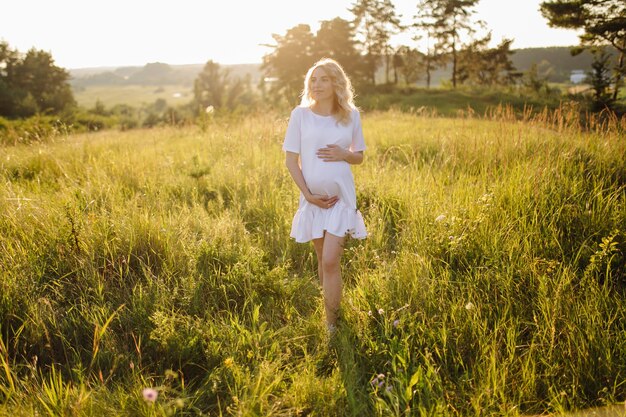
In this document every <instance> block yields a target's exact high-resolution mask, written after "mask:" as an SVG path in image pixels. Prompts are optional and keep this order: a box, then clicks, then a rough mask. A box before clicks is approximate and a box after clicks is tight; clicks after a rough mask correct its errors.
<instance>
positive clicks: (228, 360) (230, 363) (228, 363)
mask: <svg viewBox="0 0 626 417" xmlns="http://www.w3.org/2000/svg"><path fill="white" fill-rule="evenodd" d="M233 363H235V361H234V360H233V358H231V357H228V358H226V359H224V366H225V367H227V368H231V367H232V366H233Z"/></svg>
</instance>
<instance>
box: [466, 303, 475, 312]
mask: <svg viewBox="0 0 626 417" xmlns="http://www.w3.org/2000/svg"><path fill="white" fill-rule="evenodd" d="M474 308H475V307H474V303H472V302H471V301H470V302H469V303H467V304H465V309H466V310H473V309H474Z"/></svg>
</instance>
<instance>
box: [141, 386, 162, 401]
mask: <svg viewBox="0 0 626 417" xmlns="http://www.w3.org/2000/svg"><path fill="white" fill-rule="evenodd" d="M141 394H142V395H143V399H144V400H145V401H147V402H149V403H153V402H155V401H156V400H157V398H158V396H159V392H158V391H157V390H155V389H154V388H144V389H143V391H142V392H141Z"/></svg>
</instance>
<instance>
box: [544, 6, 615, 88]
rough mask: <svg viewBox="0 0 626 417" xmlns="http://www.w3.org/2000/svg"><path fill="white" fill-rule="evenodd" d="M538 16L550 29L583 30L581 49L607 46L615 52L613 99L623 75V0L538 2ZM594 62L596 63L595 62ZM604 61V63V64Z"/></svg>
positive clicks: (578, 51) (577, 51) (579, 50)
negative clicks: (539, 10) (541, 16)
mask: <svg viewBox="0 0 626 417" xmlns="http://www.w3.org/2000/svg"><path fill="white" fill-rule="evenodd" d="M541 13H542V14H543V16H544V17H545V18H546V19H548V23H549V24H550V26H553V27H562V28H569V29H583V31H584V33H583V34H582V35H580V41H581V48H578V49H576V50H574V51H573V53H575V54H576V53H580V52H581V51H582V50H583V49H584V48H594V47H596V48H597V47H603V46H605V45H607V44H608V45H611V46H612V47H613V48H615V49H616V50H617V52H618V57H617V60H616V62H615V63H614V65H613V68H614V75H613V80H612V84H613V96H612V99H613V100H616V99H617V97H618V93H619V89H620V86H621V84H622V79H623V77H624V75H625V74H626V2H625V1H624V0H550V1H544V2H542V3H541ZM596 62H597V61H596ZM607 62H608V61H607Z"/></svg>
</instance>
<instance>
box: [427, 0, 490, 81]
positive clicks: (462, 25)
mask: <svg viewBox="0 0 626 417" xmlns="http://www.w3.org/2000/svg"><path fill="white" fill-rule="evenodd" d="M478 1H479V0H420V2H419V3H418V6H417V7H418V10H419V12H418V15H417V16H416V17H417V19H418V21H417V23H416V25H417V26H418V27H420V28H422V29H424V30H425V31H427V32H428V34H429V36H432V37H433V38H434V39H435V40H436V42H437V44H436V46H434V49H437V50H440V51H442V53H445V54H447V56H448V60H449V61H452V86H453V87H456V85H457V75H458V74H457V73H458V60H459V51H460V50H462V49H463V45H462V43H461V35H463V34H467V35H471V34H473V33H474V32H475V31H476V30H475V26H476V25H482V22H480V21H478V22H473V21H472V20H471V17H472V15H473V14H474V13H475V10H473V8H474V7H475V6H476V5H477V4H478Z"/></svg>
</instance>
